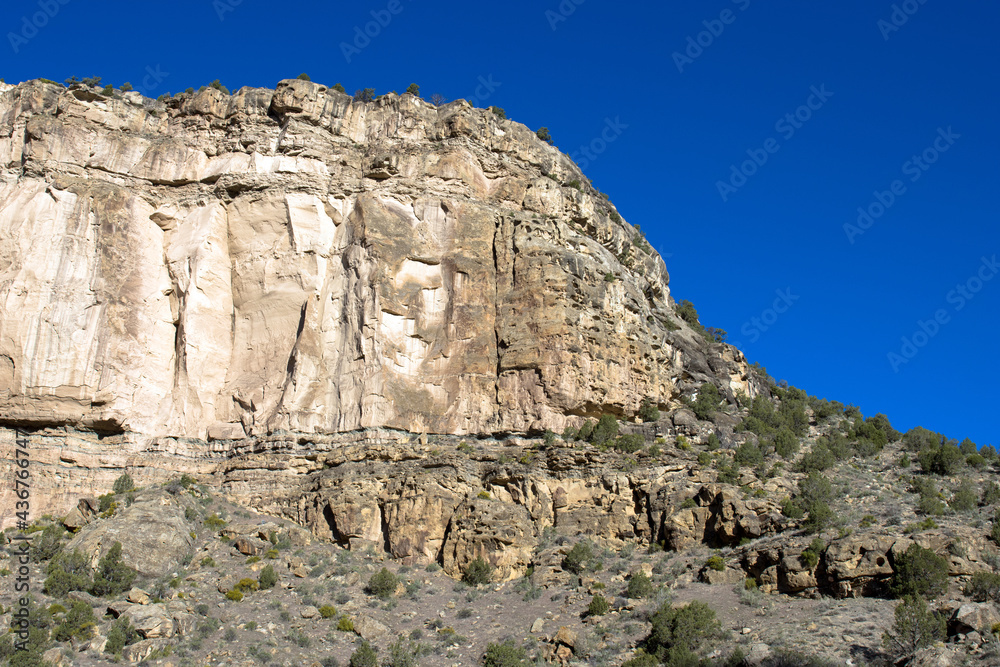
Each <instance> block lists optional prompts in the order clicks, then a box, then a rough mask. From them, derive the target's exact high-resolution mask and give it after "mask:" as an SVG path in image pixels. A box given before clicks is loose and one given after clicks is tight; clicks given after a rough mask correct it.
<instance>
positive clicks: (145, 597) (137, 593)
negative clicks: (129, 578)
mask: <svg viewBox="0 0 1000 667" xmlns="http://www.w3.org/2000/svg"><path fill="white" fill-rule="evenodd" d="M128 601H129V602H133V603H135V604H149V593H147V592H146V591H144V590H142V589H141V588H133V589H132V590H130V591H129V592H128Z"/></svg>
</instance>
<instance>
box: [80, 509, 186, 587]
mask: <svg viewBox="0 0 1000 667" xmlns="http://www.w3.org/2000/svg"><path fill="white" fill-rule="evenodd" d="M186 502H187V501H186V499H185V498H184V497H183V496H171V495H170V494H168V493H166V492H165V491H162V490H159V489H152V490H150V491H146V492H142V493H140V494H139V497H138V499H137V500H136V501H135V503H133V504H132V505H131V506H130V507H126V508H125V509H123V510H121V511H119V512H118V513H117V514H115V515H114V516H113V517H111V518H108V519H104V520H103V521H95V522H92V523H90V524H88V525H86V526H84V527H83V528H81V529H80V532H79V533H77V535H76V536H75V537H74V538H73V539H72V540H70V542H69V544H68V545H67V546H66V548H67V549H68V550H69V551H73V550H74V549H79V550H80V551H81V552H83V553H84V554H85V555H86V556H88V557H89V558H90V561H91V565H92V566H94V567H96V566H97V563H98V561H100V559H101V557H103V556H104V555H105V554H106V553H107V552H108V551H109V550H110V549H111V547H112V546H113V545H114V543H115V542H121V545H122V560H123V561H124V562H125V564H126V565H128V566H130V567H132V568H135V570H136V571H137V572H138V573H139V575H140V576H142V577H148V578H159V577H162V576H164V575H167V574H170V573H172V572H174V571H176V570H177V569H179V568H180V567H181V563H182V561H183V560H184V558H185V557H186V556H188V555H190V554H191V553H192V549H193V545H194V540H193V539H192V538H191V528H192V526H191V524H190V523H188V521H187V520H186V519H185V518H184V509H185V506H186Z"/></svg>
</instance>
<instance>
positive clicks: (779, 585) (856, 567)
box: [737, 527, 992, 598]
mask: <svg viewBox="0 0 1000 667" xmlns="http://www.w3.org/2000/svg"><path fill="white" fill-rule="evenodd" d="M812 539H813V537H812V536H808V537H807V536H791V537H789V536H783V537H782V538H781V539H774V540H762V541H761V542H760V543H758V544H754V545H750V546H746V547H744V548H742V549H740V550H739V551H738V553H737V558H738V560H739V563H740V565H741V567H742V568H743V570H744V571H745V573H746V575H747V576H748V577H753V578H754V579H756V580H757V581H758V583H759V584H760V587H761V589H762V590H764V591H765V592H781V593H788V594H806V595H815V594H818V593H820V592H822V593H826V594H829V595H833V596H835V597H839V598H846V597H868V596H881V595H885V594H887V593H888V591H889V583H890V580H891V579H892V575H893V572H894V571H895V570H894V567H893V565H894V563H895V562H896V559H897V558H898V556H899V555H900V554H903V553H905V552H906V550H907V549H908V548H909V547H910V545H912V544H914V543H916V544H919V545H920V546H922V547H924V548H925V549H930V550H932V551H934V552H935V553H937V555H939V556H941V557H943V558H945V559H946V560H947V562H948V574H949V576H951V577H955V578H959V577H967V576H969V575H971V574H974V573H975V572H979V571H991V569H992V568H990V566H989V565H988V564H987V562H986V559H985V557H984V556H985V554H986V551H987V550H986V549H985V544H984V539H983V536H982V534H981V533H979V532H977V531H976V530H975V529H974V528H971V527H962V528H961V529H958V530H955V531H951V532H949V533H944V532H941V531H928V532H925V533H920V534H917V535H913V536H906V535H898V534H893V533H886V532H884V531H882V532H876V531H863V532H858V533H855V534H850V535H847V536H845V537H840V538H837V539H834V540H832V541H829V542H828V543H824V547H823V549H822V551H821V552H820V553H817V554H815V562H813V561H812V560H811V559H808V558H806V557H805V556H804V552H805V551H806V550H807V549H808V548H809V547H810V544H811V542H812ZM958 554H961V555H958Z"/></svg>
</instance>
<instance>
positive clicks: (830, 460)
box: [796, 442, 837, 473]
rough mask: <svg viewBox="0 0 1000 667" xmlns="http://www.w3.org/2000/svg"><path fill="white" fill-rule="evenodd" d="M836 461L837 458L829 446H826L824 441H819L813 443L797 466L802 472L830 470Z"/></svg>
mask: <svg viewBox="0 0 1000 667" xmlns="http://www.w3.org/2000/svg"><path fill="white" fill-rule="evenodd" d="M836 463H837V459H836V457H835V456H834V455H833V453H832V452H831V451H830V450H829V448H827V447H826V446H824V445H823V444H822V443H820V442H817V443H816V444H815V445H813V448H812V450H810V451H809V452H808V453H806V454H805V455H803V456H802V458H801V459H799V463H798V465H797V466H796V467H797V468H798V470H799V471H800V472H805V473H810V472H814V471H816V472H822V471H824V470H829V469H830V468H832V467H833V466H834V465H835V464H836Z"/></svg>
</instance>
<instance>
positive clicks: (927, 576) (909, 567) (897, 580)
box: [891, 544, 948, 598]
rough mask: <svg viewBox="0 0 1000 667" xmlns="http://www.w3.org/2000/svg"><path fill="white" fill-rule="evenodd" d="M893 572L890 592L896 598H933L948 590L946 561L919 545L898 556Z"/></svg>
mask: <svg viewBox="0 0 1000 667" xmlns="http://www.w3.org/2000/svg"><path fill="white" fill-rule="evenodd" d="M893 570H894V572H893V575H892V584H891V590H892V592H893V594H894V595H896V596H897V597H900V598H903V597H905V596H907V595H919V596H925V597H929V598H934V597H936V596H938V595H940V594H942V593H944V592H945V591H946V590H947V589H948V561H947V560H945V559H944V558H942V557H941V556H938V555H937V554H935V553H934V552H933V551H931V550H930V549H925V548H923V547H922V546H920V545H919V544H911V545H910V548H908V549H907V550H906V552H905V553H903V554H900V555H899V556H898V557H897V558H896V562H895V563H894V564H893Z"/></svg>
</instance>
